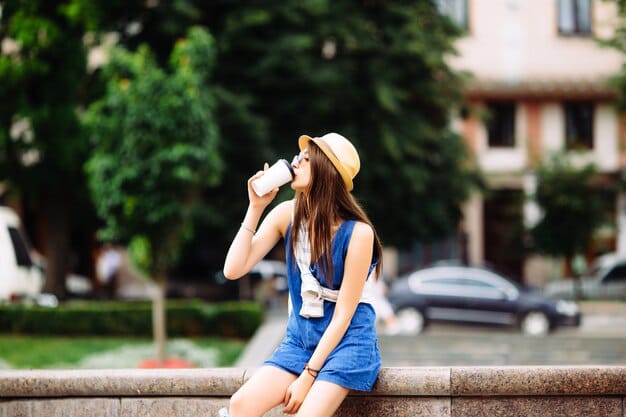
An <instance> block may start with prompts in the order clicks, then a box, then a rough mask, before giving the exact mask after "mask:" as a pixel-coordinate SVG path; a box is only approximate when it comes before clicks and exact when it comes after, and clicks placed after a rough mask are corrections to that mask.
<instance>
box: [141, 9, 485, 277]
mask: <svg viewBox="0 0 626 417" xmlns="http://www.w3.org/2000/svg"><path fill="white" fill-rule="evenodd" d="M176 4H177V6H176V7H175V9H176V10H179V12H176V10H172V12H171V13H164V11H163V10H160V9H159V8H155V9H152V10H150V11H148V12H147V14H146V15H145V18H144V19H143V20H142V22H143V23H144V25H143V29H142V31H141V33H139V34H137V35H136V38H135V39H133V40H132V42H129V44H130V45H132V44H136V43H138V42H140V41H144V42H148V43H149V44H150V45H152V46H153V47H154V48H156V49H157V50H158V51H159V52H158V55H159V56H161V57H163V56H166V54H167V51H168V48H169V43H168V42H166V41H165V40H166V39H168V37H170V36H171V34H172V33H174V32H176V30H179V31H180V27H184V24H181V23H180V22H185V21H187V22H194V23H198V24H203V25H205V26H207V27H209V28H210V29H211V33H212V34H213V35H214V36H215V38H216V40H217V44H218V45H219V48H218V62H219V65H218V66H217V67H216V69H215V73H214V80H215V84H216V93H217V94H216V96H217V98H218V106H217V118H218V120H219V124H220V129H221V131H222V133H223V136H224V137H227V138H229V140H228V141H223V143H222V148H221V151H222V154H223V155H224V159H225V161H226V164H227V165H228V167H229V176H228V177H227V178H224V181H223V182H222V185H221V186H220V187H218V188H215V189H212V190H207V191H206V192H205V197H206V201H207V202H209V203H213V202H215V201H220V204H221V205H222V207H225V208H228V209H226V210H223V211H222V212H221V213H220V214H219V216H215V217H213V218H211V219H208V218H204V219H202V220H201V221H200V223H202V226H200V227H201V228H202V230H204V231H205V233H203V234H202V235H201V236H199V239H203V238H204V239H206V237H207V236H211V240H210V241H205V242H200V241H197V242H196V243H197V244H199V245H204V246H206V247H210V248H211V249H210V250H205V251H203V252H202V253H203V254H204V256H205V257H208V256H213V261H214V263H215V264H216V265H218V266H220V267H221V263H222V262H223V256H224V253H225V252H226V249H227V247H228V243H229V242H230V239H231V238H232V235H233V233H234V231H235V230H236V228H237V227H238V224H239V222H240V220H241V215H242V214H243V207H245V204H246V194H245V179H247V178H248V177H249V176H250V175H251V174H252V173H253V172H254V171H256V170H257V169H258V167H260V166H262V163H263V162H265V161H268V162H270V163H271V162H272V161H273V160H274V159H276V158H278V157H289V156H290V155H291V154H294V153H295V152H296V151H297V149H296V148H297V145H296V139H297V137H298V135H299V134H301V133H308V134H313V135H316V134H317V135H320V134H323V133H325V132H328V131H338V132H341V133H342V134H344V135H346V136H347V137H349V138H350V139H351V140H353V141H354V142H355V144H356V145H357V147H358V149H359V151H360V153H361V158H362V167H363V169H362V171H361V173H360V174H359V176H358V177H357V180H356V188H355V196H356V197H357V198H358V199H359V200H361V201H362V202H363V203H364V205H365V206H366V209H367V210H368V212H369V214H370V215H371V217H372V220H373V221H374V223H375V224H376V226H377V229H378V231H379V233H380V234H381V236H382V238H383V241H384V242H385V243H386V244H390V245H410V244H412V243H414V241H415V240H416V239H419V240H422V241H428V240H433V239H436V238H439V237H441V236H445V235H447V234H449V233H451V232H453V231H454V230H455V228H456V226H457V224H458V221H459V219H460V217H461V209H460V205H461V203H462V202H464V201H465V200H466V198H467V196H468V193H469V190H470V189H471V187H472V186H474V185H477V184H479V176H478V174H477V173H476V172H475V170H474V169H473V168H472V167H471V166H470V165H469V163H468V160H469V158H468V154H467V150H466V147H465V144H464V142H463V140H462V138H461V137H460V136H459V135H456V134H454V133H453V132H452V131H451V129H450V127H449V119H450V115H451V112H452V110H451V109H458V108H460V107H462V106H463V104H464V103H463V98H462V91H463V89H462V79H461V77H460V76H459V74H457V73H455V72H454V71H453V70H452V69H451V68H450V67H449V66H448V64H447V62H446V56H447V55H449V54H453V53H454V49H453V41H454V40H455V39H456V37H457V36H458V35H460V33H461V32H460V30H459V29H458V28H457V27H456V26H454V24H453V23H452V22H451V21H450V20H449V19H447V18H445V17H443V16H441V15H440V14H439V13H438V12H437V9H436V7H435V5H434V2H431V1H422V0H419V1H418V0H414V1H409V2H383V1H354V0H335V1H329V0H321V1H320V0H305V1H293V0H291V1H283V2H228V1H224V0H221V1H220V0H218V1H213V2H202V1H193V0H188V1H178V2H176ZM169 7H172V8H174V6H172V5H170V6H169ZM180 10H182V11H186V13H182V12H180ZM173 16H178V17H179V20H176V21H177V22H178V24H175V23H174V22H173V21H172V19H173ZM165 28H167V30H168V31H170V32H168V33H166V32H165V30H166V29H165ZM176 28H179V29H176ZM161 59H163V58H161ZM240 207H241V208H240ZM189 252H190V253H191V252H192V251H191V250H190V251H189Z"/></svg>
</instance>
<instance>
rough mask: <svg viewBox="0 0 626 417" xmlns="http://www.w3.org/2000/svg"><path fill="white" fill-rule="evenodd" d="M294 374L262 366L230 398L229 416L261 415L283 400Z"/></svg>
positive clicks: (246, 416) (293, 379)
mask: <svg viewBox="0 0 626 417" xmlns="http://www.w3.org/2000/svg"><path fill="white" fill-rule="evenodd" d="M295 380H296V376H295V375H293V374H290V373H289V372H287V371H283V370H282V369H278V368H276V367H273V366H264V367H262V368H261V369H259V370H258V371H257V372H255V374H254V375H252V378H250V379H249V380H248V382H246V383H245V384H243V386H242V387H241V388H239V390H237V392H236V393H234V394H233V396H232V397H231V399H230V406H229V410H228V415H229V417H261V416H263V414H265V413H266V412H267V411H269V410H271V409H272V408H274V407H276V406H277V405H279V404H281V403H282V402H283V399H284V398H285V392H287V388H288V387H289V385H290V384H291V383H292V382H293V381H295Z"/></svg>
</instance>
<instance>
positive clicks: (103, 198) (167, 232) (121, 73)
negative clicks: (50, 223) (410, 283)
mask: <svg viewBox="0 0 626 417" xmlns="http://www.w3.org/2000/svg"><path fill="white" fill-rule="evenodd" d="M214 65H215V46H214V41H213V38H212V37H211V36H210V35H209V34H208V33H207V32H206V31H204V30H203V29H200V28H194V29H191V30H190V31H189V32H188V35H187V38H186V39H183V40H180V41H178V42H177V44H176V46H175V48H174V50H173V52H172V54H171V56H170V59H169V71H165V70H164V69H162V68H161V67H160V66H159V65H158V64H157V62H156V60H155V58H154V56H153V55H152V54H151V52H150V50H149V48H148V47H147V46H142V47H140V48H139V49H138V50H137V52H134V53H132V52H128V51H126V50H124V49H122V48H117V49H114V50H113V52H112V54H111V61H110V63H109V64H108V65H107V67H106V68H105V70H104V73H103V75H104V77H105V79H106V80H107V89H106V94H105V95H104V97H103V98H102V99H101V100H99V101H97V102H95V103H94V104H93V105H92V106H91V107H90V108H89V110H88V112H87V115H86V118H85V122H86V124H87V126H89V130H90V133H91V137H92V138H93V140H94V142H95V152H94V154H93V156H92V157H91V159H90V160H89V162H88V164H87V172H88V174H89V185H90V189H91V191H92V194H93V198H94V203H95V205H96V208H97V211H98V214H99V215H100V217H101V218H102V219H103V220H104V223H105V226H104V228H103V229H102V230H101V232H100V237H101V238H102V239H104V240H108V241H118V242H125V243H128V244H129V249H130V254H131V257H132V258H133V260H134V261H135V263H136V264H137V265H138V266H139V267H140V268H141V269H142V270H143V271H145V272H146V273H147V274H148V275H149V276H150V277H152V278H153V279H154V281H155V282H156V284H157V287H158V294H157V296H156V297H155V302H154V303H153V312H154V315H153V316H154V320H153V325H154V331H155V340H156V342H157V355H158V358H159V359H160V360H163V359H164V356H165V347H164V346H165V319H164V298H165V287H166V282H167V277H168V274H169V273H170V271H171V270H172V268H174V267H175V266H176V264H177V262H178V261H179V258H180V253H181V248H182V246H183V244H184V243H185V242H186V241H187V240H189V239H190V238H191V236H192V230H193V229H192V223H191V218H192V213H193V212H194V210H195V209H196V207H197V203H198V201H199V199H200V195H201V191H202V187H205V186H206V187H210V186H214V185H216V184H217V183H218V181H219V179H220V173H221V170H222V160H221V158H220V157H219V153H218V150H217V147H218V129H217V124H216V121H215V118H214V110H215V98H214V95H213V92H212V90H211V89H210V87H209V86H210V85H211V78H210V74H211V72H212V70H213V68H214Z"/></svg>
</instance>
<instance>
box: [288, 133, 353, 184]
mask: <svg viewBox="0 0 626 417" xmlns="http://www.w3.org/2000/svg"><path fill="white" fill-rule="evenodd" d="M309 142H313V143H315V144H316V145H317V146H318V147H319V148H320V149H321V150H322V152H324V155H326V157H327V158H328V159H329V160H330V162H331V163H332V164H333V166H334V167H335V169H337V171H338V172H339V175H341V178H342V179H343V183H344V184H345V186H346V189H347V190H348V191H352V189H353V188H354V183H353V182H352V177H351V176H350V174H349V173H348V172H347V171H346V170H345V169H344V167H343V165H342V164H341V162H340V161H339V159H337V157H336V156H335V154H334V152H333V151H332V149H330V147H329V146H328V144H326V142H325V141H324V140H323V139H321V138H312V137H311V136H309V135H301V136H300V137H299V138H298V147H299V148H300V150H301V151H303V150H305V149H306V147H307V146H308V145H309Z"/></svg>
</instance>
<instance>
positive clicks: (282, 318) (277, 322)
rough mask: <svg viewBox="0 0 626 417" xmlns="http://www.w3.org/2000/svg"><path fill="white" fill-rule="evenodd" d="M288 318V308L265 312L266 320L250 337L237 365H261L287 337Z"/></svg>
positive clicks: (247, 366)
mask: <svg viewBox="0 0 626 417" xmlns="http://www.w3.org/2000/svg"><path fill="white" fill-rule="evenodd" d="M287 319H288V316H287V309H286V308H284V309H283V308H277V309H271V310H268V311H267V312H266V313H265V322H264V323H263V324H262V325H261V327H259V329H258V330H257V331H256V333H255V334H254V336H253V337H252V339H250V342H248V344H247V345H246V348H245V349H244V351H243V353H242V354H241V356H239V359H237V362H235V366H237V367H245V368H250V367H257V366H261V365H262V364H263V361H265V359H267V358H269V357H270V356H271V355H272V353H273V352H274V349H276V348H277V347H278V345H279V344H280V341H281V340H283V338H284V337H285V330H286V329H287Z"/></svg>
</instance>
